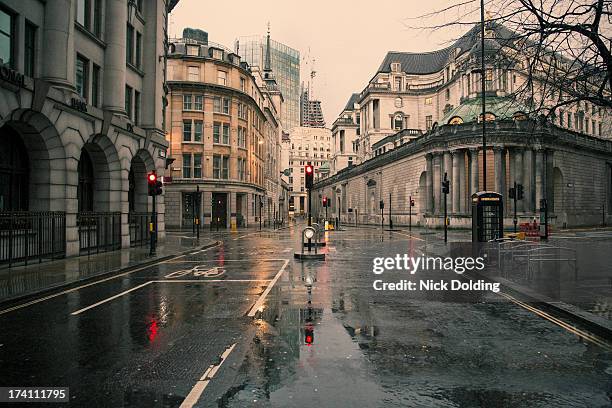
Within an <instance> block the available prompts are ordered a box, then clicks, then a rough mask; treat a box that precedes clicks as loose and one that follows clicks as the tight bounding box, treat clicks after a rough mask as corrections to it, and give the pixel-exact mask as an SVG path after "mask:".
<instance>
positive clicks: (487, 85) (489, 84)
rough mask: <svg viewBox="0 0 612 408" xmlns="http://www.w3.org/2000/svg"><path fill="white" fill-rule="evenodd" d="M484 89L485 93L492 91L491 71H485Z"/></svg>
mask: <svg viewBox="0 0 612 408" xmlns="http://www.w3.org/2000/svg"><path fill="white" fill-rule="evenodd" d="M485 89H486V90H487V91H492V90H493V70H492V69H487V70H486V71H485Z"/></svg>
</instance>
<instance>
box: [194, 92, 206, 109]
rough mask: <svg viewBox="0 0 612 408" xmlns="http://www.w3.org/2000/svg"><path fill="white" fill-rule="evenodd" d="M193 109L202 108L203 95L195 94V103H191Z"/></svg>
mask: <svg viewBox="0 0 612 408" xmlns="http://www.w3.org/2000/svg"><path fill="white" fill-rule="evenodd" d="M193 109H195V110H199V111H201V110H204V96H203V95H196V96H195V103H194V105H193Z"/></svg>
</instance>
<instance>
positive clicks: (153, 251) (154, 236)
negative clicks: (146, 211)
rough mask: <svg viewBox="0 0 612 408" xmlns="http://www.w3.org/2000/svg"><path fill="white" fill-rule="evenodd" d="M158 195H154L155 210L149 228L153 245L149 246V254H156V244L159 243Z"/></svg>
mask: <svg viewBox="0 0 612 408" xmlns="http://www.w3.org/2000/svg"><path fill="white" fill-rule="evenodd" d="M156 198H157V196H156V195H153V211H152V212H151V225H150V226H149V230H150V232H151V246H150V248H149V255H150V256H155V255H157V252H156V248H155V247H156V244H157V242H156V241H157V200H156Z"/></svg>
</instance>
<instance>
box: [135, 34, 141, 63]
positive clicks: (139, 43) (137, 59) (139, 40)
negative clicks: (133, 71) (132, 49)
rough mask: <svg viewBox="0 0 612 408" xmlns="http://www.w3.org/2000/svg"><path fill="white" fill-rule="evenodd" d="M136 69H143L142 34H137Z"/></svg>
mask: <svg viewBox="0 0 612 408" xmlns="http://www.w3.org/2000/svg"><path fill="white" fill-rule="evenodd" d="M136 67H137V68H138V69H140V68H142V34H140V33H139V32H136Z"/></svg>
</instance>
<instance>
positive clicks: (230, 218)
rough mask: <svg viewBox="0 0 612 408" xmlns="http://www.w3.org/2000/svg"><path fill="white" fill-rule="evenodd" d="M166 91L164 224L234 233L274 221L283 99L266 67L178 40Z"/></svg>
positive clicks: (216, 47) (201, 44)
mask: <svg viewBox="0 0 612 408" xmlns="http://www.w3.org/2000/svg"><path fill="white" fill-rule="evenodd" d="M168 86H169V88H170V96H169V98H170V108H169V109H168V110H167V121H168V123H169V126H170V133H169V137H168V138H169V141H170V147H169V150H168V156H169V157H171V158H172V159H174V162H173V163H172V165H171V166H170V171H169V176H170V177H171V178H172V181H171V183H170V184H168V185H167V187H166V213H167V219H168V221H167V225H168V227H173V228H180V227H190V228H191V226H192V224H193V223H194V219H197V218H198V215H199V219H200V222H201V223H202V224H203V225H206V226H209V225H210V226H211V227H219V228H228V227H231V228H232V229H233V228H236V227H247V226H248V225H249V224H251V223H255V222H259V220H260V219H263V220H264V221H265V222H266V224H267V223H270V222H272V220H273V219H275V218H279V217H278V215H279V213H280V201H281V198H282V191H281V187H280V137H281V131H282V127H281V124H280V112H281V109H282V102H283V97H282V94H281V93H280V91H279V89H278V87H277V85H276V83H275V80H274V78H273V75H272V74H271V73H270V70H269V69H266V67H264V69H263V70H260V69H259V68H254V69H251V68H250V67H249V65H248V64H247V63H245V62H243V61H241V57H240V56H239V55H237V54H235V53H234V52H232V51H231V50H229V49H228V48H226V47H223V46H221V45H218V44H214V43H211V42H208V41H204V42H203V41H201V40H198V39H194V38H183V39H178V40H173V41H172V42H171V45H170V53H169V56H168Z"/></svg>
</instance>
